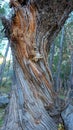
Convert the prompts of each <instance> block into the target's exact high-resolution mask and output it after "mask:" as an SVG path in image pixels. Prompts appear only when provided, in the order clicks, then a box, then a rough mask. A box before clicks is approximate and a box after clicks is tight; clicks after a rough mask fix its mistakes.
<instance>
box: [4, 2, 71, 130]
mask: <svg viewBox="0 0 73 130" xmlns="http://www.w3.org/2000/svg"><path fill="white" fill-rule="evenodd" d="M10 5H11V7H13V8H14V15H13V17H12V18H11V20H10V21H8V20H7V19H5V18H3V19H2V21H3V25H5V26H7V23H10V24H9V26H8V29H7V28H6V30H5V33H6V36H8V38H9V39H10V41H11V49H12V53H13V63H14V71H15V72H14V84H13V85H12V94H11V99H10V104H9V109H8V112H7V116H6V119H5V124H4V126H3V128H2V130H57V127H56V124H55V123H54V121H53V119H52V118H51V117H50V116H49V114H48V112H47V108H51V109H52V107H54V98H55V97H56V94H55V92H54V90H53V88H52V76H51V72H50V70H49V68H48V60H47V58H48V56H47V55H48V51H49V47H50V44H51V41H52V39H53V38H54V37H55V36H56V35H57V33H58V32H59V30H60V28H61V27H62V25H63V24H64V22H65V20H66V18H67V17H68V14H69V13H70V12H71V10H72V5H73V3H72V2H71V3H70V2H69V3H67V2H66V1H65V0H64V1H62V2H57V1H54V0H52V2H51V1H50V0H42V1H39V0H34V1H33V0H31V1H30V2H25V1H24V2H22V1H21V0H20V1H19V2H17V1H14V0H11V2H10ZM58 6H60V7H58ZM48 40H49V44H47V43H48Z"/></svg>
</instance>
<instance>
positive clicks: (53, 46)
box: [49, 42, 55, 72]
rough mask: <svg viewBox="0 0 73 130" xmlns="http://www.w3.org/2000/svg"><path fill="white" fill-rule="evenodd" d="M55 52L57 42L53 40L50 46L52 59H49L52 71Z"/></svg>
mask: <svg viewBox="0 0 73 130" xmlns="http://www.w3.org/2000/svg"><path fill="white" fill-rule="evenodd" d="M54 53H55V43H54V42H53V43H52V45H51V48H50V61H49V67H50V70H51V72H52V65H53V58H54Z"/></svg>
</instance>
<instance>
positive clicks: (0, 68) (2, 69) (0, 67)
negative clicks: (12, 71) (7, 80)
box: [0, 43, 9, 84]
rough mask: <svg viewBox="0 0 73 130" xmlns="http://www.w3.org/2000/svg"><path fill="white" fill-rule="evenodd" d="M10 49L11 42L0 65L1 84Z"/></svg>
mask: <svg viewBox="0 0 73 130" xmlns="http://www.w3.org/2000/svg"><path fill="white" fill-rule="evenodd" d="M8 50H9V43H8V44H7V47H6V52H5V55H4V59H3V63H2V65H1V66H0V84H1V83H2V78H3V72H4V69H5V65H6V58H7V54H8Z"/></svg>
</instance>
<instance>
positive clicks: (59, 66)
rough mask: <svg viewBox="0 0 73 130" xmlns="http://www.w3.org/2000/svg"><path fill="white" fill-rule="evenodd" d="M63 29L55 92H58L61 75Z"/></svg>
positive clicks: (63, 31)
mask: <svg viewBox="0 0 73 130" xmlns="http://www.w3.org/2000/svg"><path fill="white" fill-rule="evenodd" d="M64 33H65V30H64V27H63V28H62V35H61V41H60V47H59V61H58V66H57V74H56V75H57V76H56V87H57V88H56V89H57V92H59V90H60V88H59V86H60V73H61V63H62V54H63V43H64Z"/></svg>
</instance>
